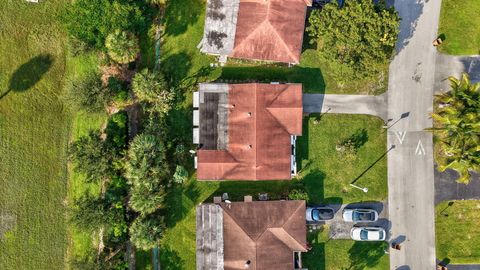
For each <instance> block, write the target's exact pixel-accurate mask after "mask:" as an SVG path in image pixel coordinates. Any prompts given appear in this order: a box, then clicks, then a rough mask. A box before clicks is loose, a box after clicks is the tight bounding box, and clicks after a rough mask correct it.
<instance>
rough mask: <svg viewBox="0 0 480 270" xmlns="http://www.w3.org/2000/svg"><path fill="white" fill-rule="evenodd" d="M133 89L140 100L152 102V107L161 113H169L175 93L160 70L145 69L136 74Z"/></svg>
mask: <svg viewBox="0 0 480 270" xmlns="http://www.w3.org/2000/svg"><path fill="white" fill-rule="evenodd" d="M132 89H133V92H134V93H135V95H136V96H137V97H138V98H139V99H140V100H142V101H144V102H147V103H149V104H151V105H152V109H153V110H155V111H157V112H159V113H162V114H166V113H168V111H169V110H170V108H171V106H172V102H173V98H174V94H173V93H172V91H170V89H169V88H168V85H167V82H166V81H165V78H164V76H163V75H162V74H161V73H159V72H151V71H149V70H148V69H144V70H142V71H141V72H139V73H137V74H135V77H133V81H132Z"/></svg>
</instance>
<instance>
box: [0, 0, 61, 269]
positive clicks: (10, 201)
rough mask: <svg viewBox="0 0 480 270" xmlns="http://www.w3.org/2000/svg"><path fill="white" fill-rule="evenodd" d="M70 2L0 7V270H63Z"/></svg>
mask: <svg viewBox="0 0 480 270" xmlns="http://www.w3.org/2000/svg"><path fill="white" fill-rule="evenodd" d="M64 3H65V1H61V0H49V1H43V2H42V3H41V4H38V5H35V4H29V3H27V2H26V1H0V21H1V22H2V23H1V27H0V40H1V41H0V70H1V71H2V72H1V73H0V164H1V165H0V187H1V188H0V221H1V222H0V223H1V224H2V225H1V227H0V269H63V268H64V267H65V264H64V261H65V254H66V248H67V230H66V223H65V211H64V210H65V202H64V199H65V196H66V193H67V163H66V160H67V159H66V149H67V142H68V136H69V123H70V116H69V115H68V113H67V111H66V109H65V108H64V106H63V104H62V101H61V100H60V98H59V95H60V94H61V92H62V88H63V84H64V74H65V48H64V44H65V41H66V38H65V35H64V34H63V31H62V29H61V27H60V26H59V25H58V23H57V21H56V20H55V18H56V16H58V15H59V13H60V11H61V10H62V8H63V6H64Z"/></svg>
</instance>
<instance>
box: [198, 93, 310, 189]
mask: <svg viewBox="0 0 480 270" xmlns="http://www.w3.org/2000/svg"><path fill="white" fill-rule="evenodd" d="M228 99H229V104H230V106H231V108H230V110H229V113H228V146H227V150H202V149H200V150H199V151H198V153H197V154H198V170H197V178H198V179H200V180H202V179H203V180H285V179H290V178H291V152H292V147H291V135H301V134H302V113H303V109H302V85H301V84H236V85H229V92H228Z"/></svg>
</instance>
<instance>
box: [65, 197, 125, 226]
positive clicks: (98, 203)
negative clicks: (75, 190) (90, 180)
mask: <svg viewBox="0 0 480 270" xmlns="http://www.w3.org/2000/svg"><path fill="white" fill-rule="evenodd" d="M117 220H123V216H122V211H118V208H117V209H115V207H112V205H111V204H109V203H108V202H107V201H106V200H105V199H102V198H97V197H93V196H91V195H84V196H82V197H80V198H78V199H76V200H75V201H74V203H73V205H72V208H71V209H70V222H71V223H72V224H75V225H76V226H77V227H78V228H81V229H83V230H85V231H89V232H91V231H95V230H97V229H99V228H100V227H102V226H107V227H108V226H110V225H112V224H114V223H116V222H117Z"/></svg>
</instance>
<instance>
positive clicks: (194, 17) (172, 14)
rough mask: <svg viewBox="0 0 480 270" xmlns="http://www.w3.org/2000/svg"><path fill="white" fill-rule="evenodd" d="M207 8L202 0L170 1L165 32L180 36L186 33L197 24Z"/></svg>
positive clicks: (166, 11) (166, 13)
mask: <svg viewBox="0 0 480 270" xmlns="http://www.w3.org/2000/svg"><path fill="white" fill-rule="evenodd" d="M204 9H205V5H204V4H203V1H202V0H174V1H168V3H167V8H166V10H165V24H166V26H167V27H166V28H165V34H166V35H171V36H178V35H181V34H183V33H185V32H186V31H187V29H188V27H189V26H190V25H192V24H195V23H196V22H197V21H198V19H199V18H200V14H201V13H202V12H203V10H204Z"/></svg>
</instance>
